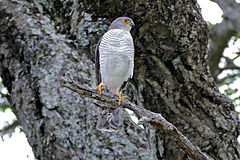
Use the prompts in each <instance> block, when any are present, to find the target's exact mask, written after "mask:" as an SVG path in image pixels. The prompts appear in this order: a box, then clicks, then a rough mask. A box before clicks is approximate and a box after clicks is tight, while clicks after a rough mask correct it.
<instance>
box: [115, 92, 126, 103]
mask: <svg viewBox="0 0 240 160" xmlns="http://www.w3.org/2000/svg"><path fill="white" fill-rule="evenodd" d="M115 96H117V97H118V104H119V105H120V104H121V101H122V99H125V98H127V96H122V97H121V96H120V95H119V93H116V94H115Z"/></svg>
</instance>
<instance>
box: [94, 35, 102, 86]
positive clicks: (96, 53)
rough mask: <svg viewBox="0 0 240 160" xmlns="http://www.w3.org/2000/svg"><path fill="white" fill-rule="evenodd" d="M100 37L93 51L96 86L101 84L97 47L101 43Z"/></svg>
mask: <svg viewBox="0 0 240 160" xmlns="http://www.w3.org/2000/svg"><path fill="white" fill-rule="evenodd" d="M101 40H102V37H101V38H100V39H99V41H98V43H97V46H96V50H95V74H96V81H97V85H99V84H100V83H101V82H102V78H101V73H100V62H99V45H100V43H101Z"/></svg>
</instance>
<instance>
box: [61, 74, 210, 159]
mask: <svg viewBox="0 0 240 160" xmlns="http://www.w3.org/2000/svg"><path fill="white" fill-rule="evenodd" d="M64 82H65V83H64V84H63V87H66V88H68V89H70V90H72V91H74V92H76V93H78V94H79V95H81V96H85V97H89V98H92V99H96V100H98V101H101V102H105V103H108V104H109V105H108V107H109V108H110V107H113V106H116V105H118V100H117V98H113V97H112V95H110V94H106V93H102V95H99V94H98V93H97V91H96V90H95V89H92V88H89V87H86V86H83V85H79V84H77V83H76V82H75V81H74V80H73V79H72V78H70V80H64ZM98 106H101V104H100V105H98ZM121 106H122V107H123V108H128V109H130V110H132V111H133V112H134V113H135V114H136V115H137V116H139V117H140V118H141V119H142V120H143V121H144V122H145V123H150V124H151V125H153V126H155V127H157V128H160V129H161V130H162V131H163V132H164V133H165V134H167V135H169V136H170V138H171V139H172V140H174V141H175V142H176V144H177V145H178V146H179V147H180V148H181V149H182V150H184V151H185V152H186V154H187V155H188V156H190V157H191V158H193V159H197V160H210V158H209V157H208V156H207V155H206V154H204V153H203V152H201V150H200V149H199V148H198V147H196V146H194V145H193V144H192V143H191V142H190V140H189V139H187V138H186V137H185V136H184V135H183V134H182V133H181V132H180V131H179V130H178V129H177V128H176V127H175V126H174V125H173V124H171V123H170V122H168V121H167V120H166V119H165V118H163V117H162V115H161V114H159V113H154V112H151V111H149V110H147V109H145V108H142V107H140V106H138V105H136V104H134V103H131V102H129V101H128V100H125V101H123V102H122V103H121ZM104 107H106V106H104Z"/></svg>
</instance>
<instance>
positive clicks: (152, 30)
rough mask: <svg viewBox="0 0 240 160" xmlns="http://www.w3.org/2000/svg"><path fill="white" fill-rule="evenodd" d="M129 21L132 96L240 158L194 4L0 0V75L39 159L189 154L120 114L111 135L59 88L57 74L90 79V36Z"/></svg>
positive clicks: (208, 145) (90, 108) (208, 147)
mask: <svg viewBox="0 0 240 160" xmlns="http://www.w3.org/2000/svg"><path fill="white" fill-rule="evenodd" d="M122 15H126V16H130V17H131V18H133V20H134V21H135V23H136V28H135V29H134V30H133V32H132V34H133V37H134V41H135V46H136V54H135V57H136V58H135V70H134V77H133V79H132V80H130V83H129V85H128V86H127V90H126V93H127V95H128V98H129V100H130V101H132V102H135V103H136V104H138V105H139V106H144V107H145V108H146V109H149V110H151V111H152V112H156V113H161V114H162V115H163V116H164V117H165V118H166V119H167V120H168V121H170V122H171V123H173V124H174V125H175V126H176V127H177V128H178V129H179V130H180V131H181V132H182V133H183V134H184V135H185V136H186V137H188V138H189V139H190V140H191V141H192V142H193V143H194V144H195V145H197V146H198V147H200V149H201V150H202V151H203V152H205V153H207V154H208V155H209V156H210V157H212V158H213V159H224V160H228V159H229V160H232V159H239V158H240V155H239V153H240V149H239V144H238V142H237V135H238V130H237V128H238V120H237V114H236V112H235V111H234V106H233V104H232V103H231V101H230V100H229V99H228V98H227V97H225V96H223V95H221V94H220V93H219V90H218V88H217V86H216V84H215V83H214V81H213V78H212V77H211V75H210V72H209V68H208V65H207V62H206V57H207V42H208V29H207V25H206V23H205V22H204V21H203V19H202V17H201V14H200V9H199V6H198V4H197V2H196V1H190V0H177V1H175V0H168V1H149V0H139V1H130V0H127V1H124V3H123V2H118V1H116V2H115V1H112V0H106V1H82V2H79V1H78V0H72V1H71V0H69V1H61V0H58V1H54V2H53V1H50V0H49V1H46V0H44V1H41V0H35V1H33V2H29V1H27V0H26V1H25V0H2V1H0V34H1V37H0V75H1V77H2V78H3V83H4V85H5V86H6V87H7V88H8V91H9V93H10V96H11V104H12V106H13V110H14V112H15V114H16V116H17V118H18V123H19V124H20V125H21V126H22V128H23V131H24V132H25V133H26V136H27V138H28V141H29V143H30V145H31V146H32V148H33V152H34V154H35V157H36V158H37V159H74V160H75V159H170V160H173V159H188V158H187V156H186V154H185V153H184V151H182V150H181V149H180V148H179V147H178V146H177V145H176V144H175V143H174V142H173V141H172V140H170V139H169V137H168V136H166V135H165V134H163V133H162V131H161V130H159V129H156V128H154V127H151V126H150V125H145V129H144V130H142V129H140V128H139V127H138V126H136V125H135V124H134V123H133V122H131V119H130V118H129V116H128V114H126V113H125V114H124V123H123V124H124V125H123V127H122V128H121V130H120V131H119V132H117V133H107V132H100V131H97V130H96V129H95V124H96V120H97V110H98V108H97V107H95V106H94V105H93V100H91V99H89V98H86V97H79V95H77V94H76V93H73V92H71V91H70V90H68V89H66V88H61V83H60V79H61V77H62V76H63V74H64V73H65V72H70V73H71V74H72V75H73V76H74V77H78V78H79V79H78V82H79V83H80V84H84V85H88V86H95V82H94V74H93V73H94V71H93V64H94V62H93V59H94V58H93V57H94V48H95V45H96V43H97V40H98V38H99V37H100V36H101V34H102V33H103V31H105V30H106V27H107V25H108V24H110V22H111V21H112V20H113V19H114V18H116V17H118V16H122Z"/></svg>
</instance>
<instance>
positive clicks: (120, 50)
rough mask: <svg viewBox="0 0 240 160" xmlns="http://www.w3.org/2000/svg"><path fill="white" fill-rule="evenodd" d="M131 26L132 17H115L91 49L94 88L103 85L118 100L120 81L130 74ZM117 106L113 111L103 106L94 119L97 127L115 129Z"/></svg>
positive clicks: (131, 64) (131, 69) (125, 79)
mask: <svg viewBox="0 0 240 160" xmlns="http://www.w3.org/2000/svg"><path fill="white" fill-rule="evenodd" d="M133 26H134V23H133V20H132V19H131V18H128V17H119V18H117V19H115V20H114V21H113V22H112V24H111V25H110V26H109V28H108V31H107V32H106V33H105V34H104V35H103V36H102V37H101V38H100V40H99V41H98V43H97V47H96V52H95V60H96V62H95V67H96V78H97V83H98V84H99V85H98V86H97V88H96V89H99V91H100V94H101V87H107V89H108V90H110V91H111V92H112V93H114V94H115V95H116V96H117V97H118V98H119V105H120V104H121V100H122V99H124V98H126V96H123V97H121V95H120V94H119V91H120V88H121V86H122V84H123V83H124V82H125V81H127V80H128V79H129V78H131V77H132V76H133V66H134V45H133V39H132V36H131V34H130V30H131V28H132V27H133ZM120 111H121V110H120V108H119V107H118V108H116V109H115V110H114V111H113V112H110V111H109V110H107V109H104V110H103V111H102V113H101V115H100V117H99V119H98V123H97V129H99V130H105V131H115V130H117V129H118V128H119V127H120V125H121V122H120V119H121V114H120Z"/></svg>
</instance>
